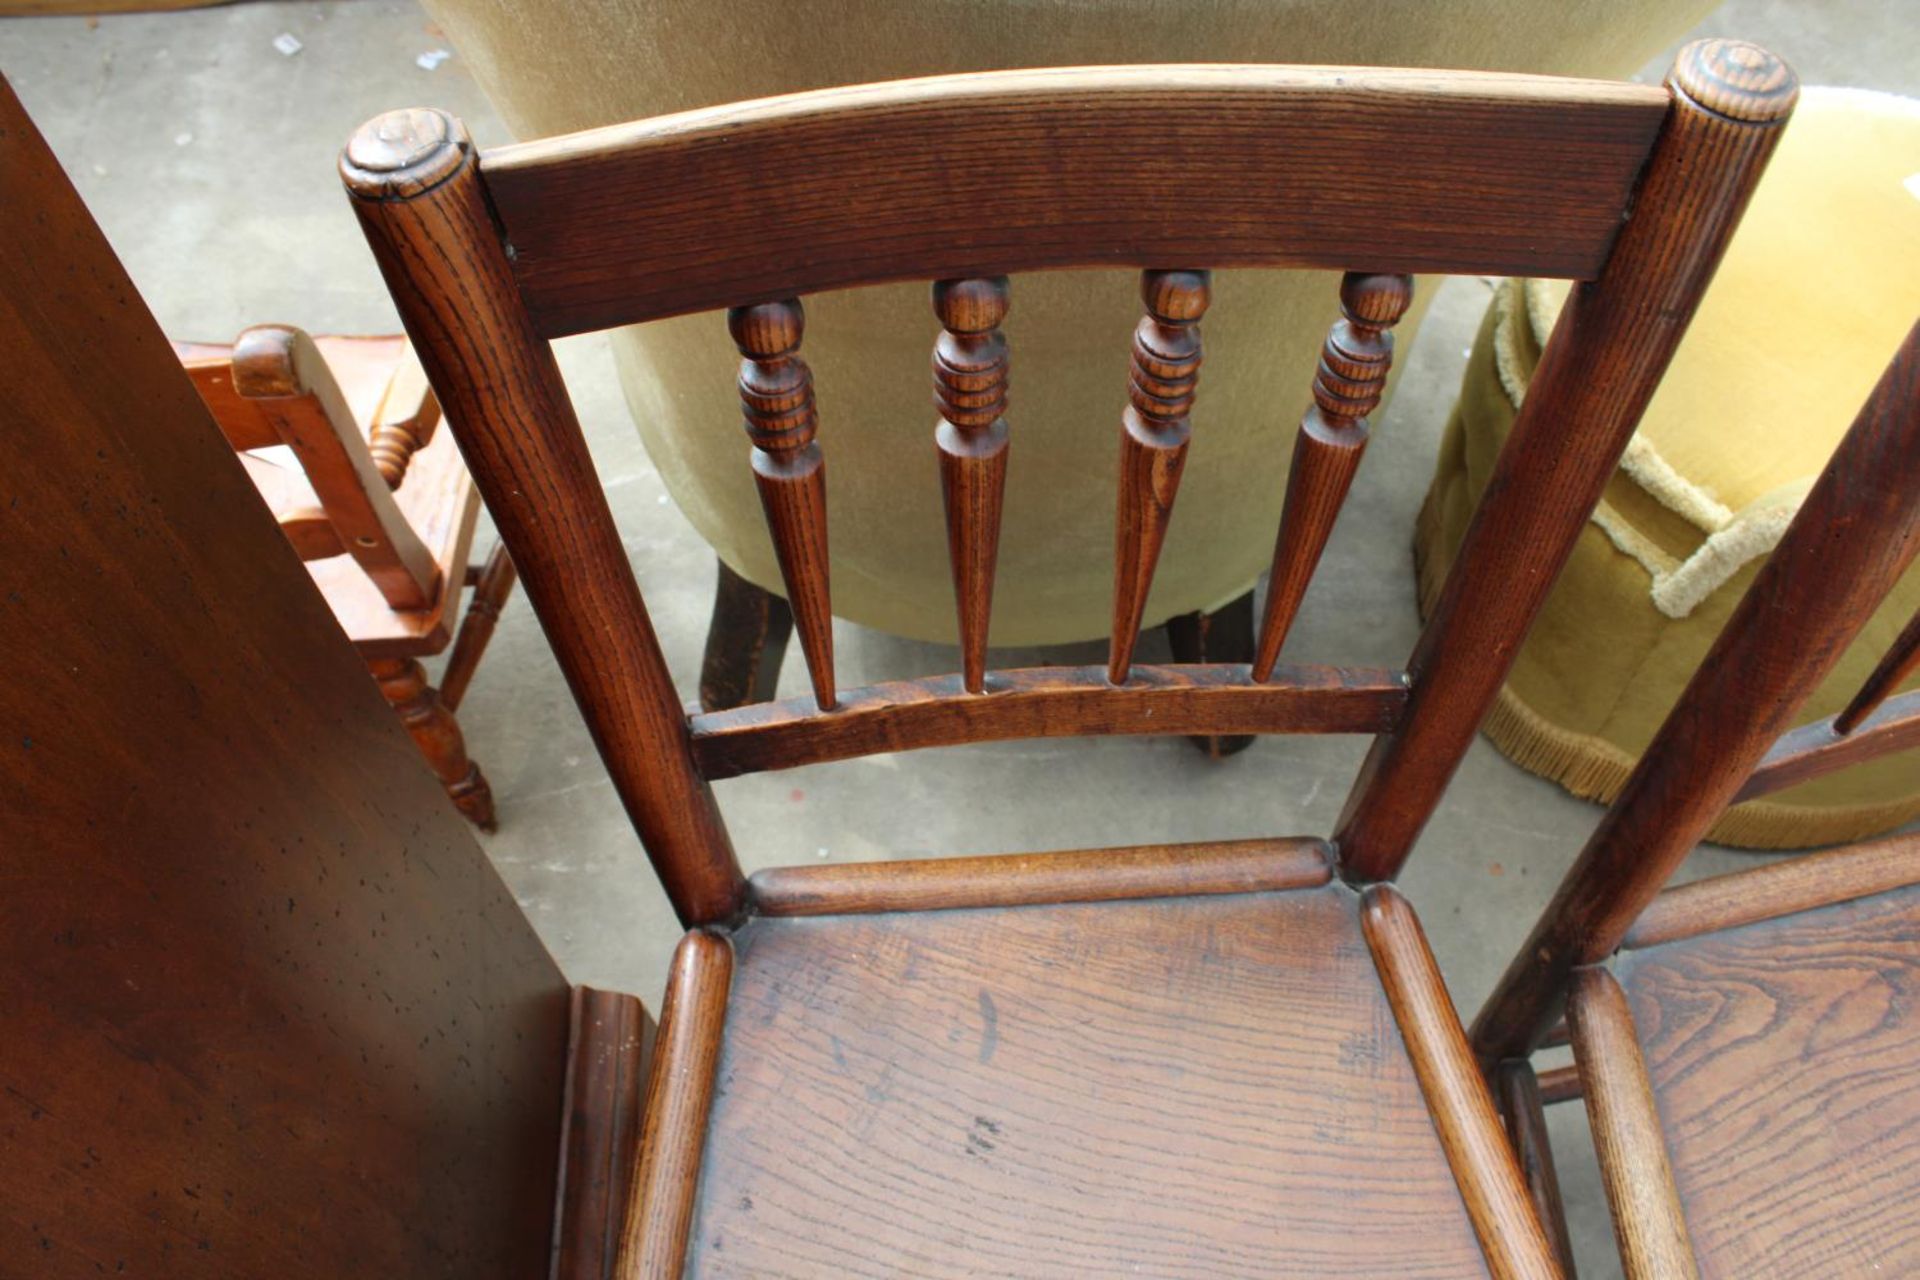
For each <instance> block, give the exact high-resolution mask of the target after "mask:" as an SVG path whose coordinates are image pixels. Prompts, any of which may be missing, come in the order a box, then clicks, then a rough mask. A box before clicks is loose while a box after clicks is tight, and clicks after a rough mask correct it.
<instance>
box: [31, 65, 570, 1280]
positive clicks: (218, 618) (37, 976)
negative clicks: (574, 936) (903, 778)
mask: <svg viewBox="0 0 1920 1280" xmlns="http://www.w3.org/2000/svg"><path fill="white" fill-rule="evenodd" d="M0 237H4V239H5V241H6V242H7V243H8V244H11V245H14V246H31V249H30V250H29V251H9V252H7V253H4V254H0V405H4V406H5V407H4V409H0V452H3V453H4V456H5V462H4V464H0V667H3V668H4V670H5V673H6V674H5V677H4V678H0V725H4V726H5V731H4V733H0V1010H3V1011H4V1013H0V1017H3V1018H4V1022H5V1027H4V1031H0V1274H5V1275H8V1276H32V1277H34V1278H35V1280H68V1278H75V1280H77V1278H78V1277H89V1278H92V1277H97V1276H100V1275H103V1274H104V1275H116V1274H124V1275H128V1276H187V1275H192V1276H196V1277H221V1278H227V1277H233V1278H236V1280H238V1278H242V1277H244V1278H247V1280H252V1278H253V1277H261V1276H273V1277H279V1278H281V1280H339V1277H343V1276H435V1277H447V1278H450V1280H457V1278H471V1280H497V1278H498V1277H500V1276H508V1275H512V1276H533V1275H539V1274H542V1273H544V1272H545V1270H546V1267H547V1259H548V1249H549V1239H550V1230H551V1221H552V1212H553V1204H554V1181H555V1167H556V1165H555V1158H556V1155H557V1152H558V1139H559V1129H560V1116H561V1106H560V1103H561V1093H562V1069H563V1064H564V1060H565V1053H566V1043H567V988H566V986H565V984H564V983H563V982H562V980H561V977H560V974H559V972H558V970H557V969H556V968H555V967H554V965H553V963H552V961H551V960H550V959H549V958H548V957H547V954H546V952H545V951H544V950H543V949H542V947H541V945H540V942H539V940H538V939H537V938H536V937H535V935H534V933H533V931H532V929H531V928H530V927H529V926H528V924H527V922H526V920H525V919H524V918H523V917H522V916H521V914H520V912H519V910H518V908H517V907H516V906H515V905H514V901H513V898H512V896H511V895H510V894H509V893H508V892H507V890H506V888H505V886H504V885H502V884H501V882H500V880H499V879H498V877H497V876H496V875H495V873H494V871H493V869H492V867H491V866H490V865H489V864H488V862H487V860H486V858H485V857H484V856H483V855H482V853H481V852H480V850H479V848H478V847H477V846H476V845H475V844H474V842H473V839H472V837H471V836H470V835H469V834H468V832H467V829H466V824H465V823H464V822H463V821H462V820H461V818H460V816H459V815H458V814H457V813H456V812H455V811H454V810H453V809H452V808H451V807H450V806H449V805H448V804H447V803H446V798H445V796H444V795H443V794H442V793H441V790H440V787H439V785H438V784H437V783H436V782H435V781H434V779H433V777H432V776H431V775H430V774H429V773H428V772H427V770H426V767H425V765H424V764H423V763H422V762H421V760H420V758H419V755H418V753H417V752H416V751H415V750H414V747H413V744H412V743H411V742H410V741H408V739H407V736H406V732H405V730H403V729H402V728H401V726H400V723H399V721H398V720H397V719H395V717H394V715H393V713H392V712H391V711H390V710H389V709H388V708H387V706H386V704H385V703H384V702H383V701H382V700H381V698H380V694H379V691H378V690H377V689H376V688H375V687H374V684H373V682H372V681H371V680H370V679H368V677H367V671H366V667H365V666H364V665H363V664H362V663H361V662H360V660H359V659H358V658H357V657H356V656H355V654H354V652H353V650H352V649H351V648H350V647H349V646H348V645H347V643H346V641H345V640H344V639H343V638H342V637H341V635H340V633H339V630H338V628H337V627H336V626H335V624H334V622H333V619H332V617H331V616H330V615H329V613H328V611H327V608H326V606H325V604H324V603H323V602H322V601H321V599H320V596H319V595H318V593H317V592H315V590H314V589H313V586H312V584H311V582H310V581H309V580H308V577H307V573H306V571H305V569H304V568H302V567H301V564H300V562H299V560H298V559H297V558H296V557H295V555H294V552H293V550H292V548H291V547H290V546H288V545H287V543H286V540H285V539H284V538H282V537H281V535H280V531H279V530H278V528H277V527H276V526H275V525H274V522H273V520H272V518H271V517H270V516H269V515H268V513H267V510H266V508H265V507H264V506H263V505H262V504H261V503H260V501H259V499H258V498H257V497H256V496H255V495H254V492H253V488H252V485H251V484H250V483H249V482H248V480H247V478H246V474H245V472H244V471H243V470H242V469H241V466H240V463H239V461H238V459H237V458H236V457H235V456H234V454H233V452H232V450H231V448H230V447H229V446H228V445H227V442H226V441H225V439H223V438H222V436H221V435H220V433H219V431H218V430H217V429H216V428H215V426H214V425H213V422H212V421H211V419H210V418H209V416H208V414H207V411H206V409H205V407H204V405H203V404H202V403H201V401H200V399H199V397H198V396H197V395H196V394H195V392H194V389H193V387H192V385H191V383H190V382H189V381H188V379H187V377H186V375H185V374H184V373H183V372H182V370H181V368H180V364H179V361H178V359H177V358H176V356H175V355H174V352H173V349H172V348H171V346H170V345H169V344H168V343H167V341H166V339H165V338H164V337H163V336H162V335H161V333H160V330H159V328H158V326H157V325H156V324H155V323H154V321H153V318H152V316H151V315H150V314H149V313H148V312H147V310H146V308H145V307H144V305H143V304H142V302H141V300H140V297H139V295H138V294H137V292H136V291H135V289H134V287H133V284H132V282H131V281H130V280H128V278H127V276H126V274H125V272H124V271H123V270H122V269H121V267H120V265H119V263H118V262H117V261H116V260H115V259H114V257H113V254H112V252H111V251H110V250H109V248H108V246H107V244H106V241H105V240H104V239H103V238H102V236H101V235H100V232H99V230H98V228H97V227H95V226H94V224H93V222H92V220H91V219H90V218H89V216H88V214H87V212H86V210H85V209H84V208H83V207H82V205H81V203H80V201H79V199H78V197H77V196H76V195H75V194H74V192H73V189H72V188H71V186H70V185H69V184H68V183H67V180H66V179H65V177H64V176H63V175H62V174H61V172H60V169H59V167H58V165H57V164H56V162H55V160H54V158H53V156H52V155H51V154H49V153H48V152H47V150H46V149H45V147H44V145H43V143H42V142H41V140H40V138H39V135H38V134H37V133H36V132H35V130H34V128H33V126H32V124H31V123H30V122H29V121H28V120H27V119H26V117H25V115H24V113H23V112H22V111H21V109H20V106H19V104H18V102H17V101H16V99H15V98H14V97H13V96H12V94H11V91H10V90H7V89H5V88H4V87H0Z"/></svg>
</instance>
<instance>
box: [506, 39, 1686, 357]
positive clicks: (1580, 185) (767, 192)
mask: <svg viewBox="0 0 1920 1280" xmlns="http://www.w3.org/2000/svg"><path fill="white" fill-rule="evenodd" d="M1666 109H1667V97H1666V95H1665V94H1664V93H1662V92H1661V91H1659V90H1658V89H1655V88H1653V87H1651V86H1640V85H1631V84H1615V83H1606V82H1600V81H1579V80H1552V79H1547V78H1544V77H1537V76H1520V75H1505V74H1486V73H1475V72H1452V71H1398V70H1388V69H1383V68H1376V67H1259V66H1230V67H1229V66H1171V67H1068V68H1050V69H1039V70H1024V71H1000V72H988V73H983V74H973V75H960V76H945V77H938V78H934V79H928V80H906V81H896V82H893V83H888V84H878V85H862V86H855V87H850V88H844V89H831V90H826V91H824V92H818V93H812V94H803V95H794V96H791V97H786V98H769V99H765V100H763V101H760V102H749V103H741V104H736V105H730V106H721V107H711V108H706V109H702V110H699V111H691V112H686V113H683V114H680V115H674V116H664V117H660V118H657V119H653V120H643V121H638V122H635V123H633V124H626V125H615V126H612V127H610V128H605V129H595V130H590V131H588V132H585V133H578V134H572V135H568V136H565V137H558V138H549V139H545V140H542V141H539V142H529V143H523V144H520V145H517V146H510V147H503V148H500V149H498V150H494V151H489V152H488V153H487V154H486V156H485V157H484V161H483V163H484V167H485V169H486V173H487V184H488V187H489V189H490V190H491V191H492V193H493V196H494V205H495V208H496V209H497V210H498V211H499V214H500V218H501V222H502V225H503V229H504V231H505V235H506V238H507V240H508V241H509V242H511V243H512V245H513V246H514V252H515V257H514V271H515V274H516V276H517V278H518V279H519V282H520V286H521V289H522V291H523V292H524V293H525V295H526V298H527V302H528V305H529V306H530V308H531V309H532V311H533V313H534V316H535V318H536V322H537V324H538V326H539V328H540V329H541V331H542V332H543V333H545V334H547V335H548V336H559V335H561V334H566V333H579V332H583V331H585V330H589V329H605V328H610V327H612V326H614V325H618V324H626V323H631V322H634V321H639V320H647V319H653V318H656V317H660V316H666V315H674V314H680V313H684V312H690V311H704V310H711V309H714V308H718V307H726V306H737V305H740V304H743V303H753V302H770V301H774V300H776V299H779V298H783V297H787V296H790V295H792V294H804V293H811V292H815V291H818V290H822V289H837V288H846V287H850V286H854V285H860V284H875V283H879V282H881V281H884V280H900V279H920V280H927V279H954V278H965V277H972V276H994V275H1000V274H1005V273H1011V272H1019V271H1032V270H1036V269H1039V268H1043V267H1070V266H1081V267H1090V266H1119V265H1131V266H1135V267H1140V268H1150V267H1164V266H1168V265H1171V264H1180V263H1193V264H1198V265H1202V266H1208V267H1229V266H1270V267H1322V268H1329V269H1332V270H1336V271H1340V270H1347V269H1350V268H1361V269H1364V270H1369V271H1399V272H1423V271H1434V272H1466V273H1487V274H1494V275H1549V276H1571V277H1577V278H1585V277H1588V276H1591V275H1593V274H1594V273H1595V272H1596V271H1598V270H1599V267H1600V264H1601V263H1602V262H1603V261H1604V260H1605V258H1606V254H1607V250H1608V247H1609V246H1610V245H1611V244H1612V242H1613V238H1614V234H1615V233H1616V231H1617V230H1618V229H1619V226H1620V217H1621V214H1622V212H1623V210H1624V209H1625V206H1626V203H1627V198H1628V195H1629V193H1630V192H1631V191H1632V189H1633V184H1634V180H1635V178H1636V176H1637V175H1638V174H1639V172H1640V167H1641V164H1642V163H1643V162H1644V161H1645V159H1646V155H1647V148H1648V145H1649V144H1650V143H1651V142H1652V141H1653V137H1654V134H1655V132H1656V131H1657V130H1658V129H1659V127H1660V123H1661V120H1662V118H1663V117H1664V116H1665V114H1666ZM988 141H991V143H992V146H991V149H990V150H988V149H987V148H986V147H985V146H984V145H983V144H985V143H986V142H988ZM987 155H990V156H991V162H987V161H986V160H984V159H983V158H982V157H984V156H987ZM1372 156H1379V157H1383V158H1384V157H1389V156H1390V157H1391V158H1392V162H1391V163H1381V164H1366V165H1364V184H1365V192H1366V194H1365V200H1364V211H1363V212H1361V211H1358V210H1356V206H1355V203H1354V201H1353V200H1351V199H1347V198H1330V193H1346V192H1351V191H1354V190H1355V183H1356V181H1357V180H1358V179H1359V174H1360V173H1361V162H1360V160H1359V159H1358V158H1359V157H1372ZM877 227H883V228H886V234H885V235H876V234H874V229H875V228H877ZM718 246H724V249H722V248H718Z"/></svg>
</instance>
